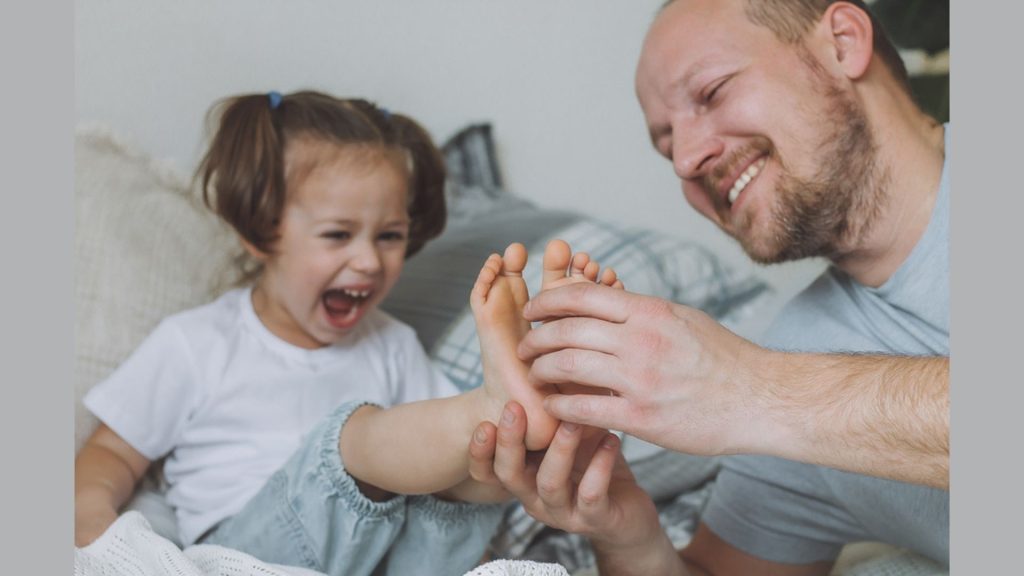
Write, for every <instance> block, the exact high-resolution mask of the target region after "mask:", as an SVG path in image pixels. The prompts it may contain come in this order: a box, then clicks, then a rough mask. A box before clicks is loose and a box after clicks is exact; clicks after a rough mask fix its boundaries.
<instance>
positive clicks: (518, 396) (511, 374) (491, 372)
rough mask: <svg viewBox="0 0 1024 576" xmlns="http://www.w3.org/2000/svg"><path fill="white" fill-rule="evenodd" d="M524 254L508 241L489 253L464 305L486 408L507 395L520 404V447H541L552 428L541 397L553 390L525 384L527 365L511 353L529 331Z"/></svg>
mask: <svg viewBox="0 0 1024 576" xmlns="http://www.w3.org/2000/svg"><path fill="white" fill-rule="evenodd" d="M526 257H527V254H526V248H525V247H524V246H523V245H522V244H519V243H514V244H510V245H509V246H508V248H506V249H505V256H504V257H502V256H498V255H497V254H492V255H491V256H490V257H489V258H488V259H487V261H486V262H484V265H483V267H482V268H481V269H480V274H479V275H478V276H477V279H476V283H475V284H474V285H473V290H472V291H471V292H470V295H469V304H470V308H472V310H473V319H474V320H475V321H476V331H477V337H478V338H479V339H480V351H481V361H482V363H483V372H484V384H483V386H484V391H485V394H486V396H487V397H488V399H489V402H488V404H489V406H490V408H489V409H488V410H489V412H491V413H492V414H493V415H494V416H495V417H497V416H498V415H499V414H501V410H502V408H503V407H504V405H505V402H506V401H508V400H509V399H513V400H515V401H517V402H519V403H520V404H522V406H523V408H524V409H525V410H526V414H527V423H528V424H527V431H526V448H527V449H528V450H541V449H543V448H546V447H547V446H548V444H550V443H551V438H552V437H554V435H555V430H556V429H557V428H558V421H557V420H555V419H554V418H552V417H551V416H550V415H548V413H547V412H545V411H544V406H543V401H544V397H545V396H547V395H548V394H550V393H552V392H554V391H555V390H556V389H555V387H554V386H552V385H535V384H533V383H531V382H530V379H529V373H530V367H529V365H528V364H526V363H524V362H523V361H522V360H520V359H519V357H518V356H517V355H516V347H517V346H518V345H519V341H520V340H521V339H522V338H523V336H525V335H526V333H527V332H528V331H529V330H530V323H529V322H527V321H526V320H525V319H524V318H523V313H522V312H523V306H524V305H525V304H526V301H527V300H528V299H529V297H530V295H529V291H528V290H527V287H526V282H525V281H524V280H523V268H524V267H525V266H526ZM496 421H497V420H495V422H496Z"/></svg>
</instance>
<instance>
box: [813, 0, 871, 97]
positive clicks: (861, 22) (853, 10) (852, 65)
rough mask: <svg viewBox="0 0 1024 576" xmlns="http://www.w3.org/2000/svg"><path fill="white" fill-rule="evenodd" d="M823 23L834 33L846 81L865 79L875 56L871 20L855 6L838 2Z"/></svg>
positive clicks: (839, 63) (834, 42)
mask: <svg viewBox="0 0 1024 576" xmlns="http://www.w3.org/2000/svg"><path fill="white" fill-rule="evenodd" d="M822 23H823V24H824V25H825V26H826V27H827V29H828V32H829V33H830V34H831V38H832V46H833V49H834V50H835V58H836V62H837V63H838V65H839V67H840V68H841V69H842V71H843V72H844V73H845V74H846V76H847V78H850V79H857V78H860V77H861V76H863V75H864V74H865V73H866V72H867V69H868V65H869V64H871V57H872V56H873V55H874V28H873V27H872V25H871V17H870V16H869V15H868V14H867V13H866V12H864V10H862V9H860V8H858V7H857V6H854V5H853V4H850V3H848V2H836V3H835V4H833V5H831V6H829V8H828V10H826V11H825V15H824V16H823V17H822Z"/></svg>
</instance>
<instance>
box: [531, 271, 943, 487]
mask: <svg viewBox="0 0 1024 576" xmlns="http://www.w3.org/2000/svg"><path fill="white" fill-rule="evenodd" d="M523 314H524V316H525V317H526V319H527V320H530V321H543V322H544V323H543V324H542V325H541V326H538V327H537V328H535V329H533V330H531V331H530V332H529V333H528V334H527V335H526V336H525V337H524V338H523V340H522V341H521V342H520V344H519V355H520V357H521V358H523V359H524V360H527V361H532V362H533V365H532V368H531V371H530V372H531V377H532V378H533V379H535V380H536V381H539V382H546V383H554V384H562V383H567V384H571V387H567V389H569V390H572V391H573V392H574V393H573V394H571V395H565V394H560V395H552V396H549V397H548V398H547V399H546V400H545V403H544V406H545V409H546V410H547V411H548V412H549V413H551V415H553V416H554V417H556V418H558V419H560V420H563V421H569V422H576V423H579V424H586V425H591V426H597V427H601V428H608V429H612V430H622V431H623V432H626V433H628V434H631V435H633V436H636V437H638V438H642V439H644V440H647V441H648V442H652V443H654V444H657V445H659V446H662V447H665V448H669V449H671V450H676V451H679V452H685V453H689V454H702V455H717V454H737V453H744V454H765V455H771V456H779V457H782V458H788V459H790V460H798V461H801V462H808V463H811V464H818V465H822V466H829V467H832V468H838V469H842V470H847V471H851V472H857V473H861V474H868V475H872V476H878V477H883V478H890V479H894V480H901V481H905V482H913V483H917V484H925V485H929V486H933V487H937V488H942V489H948V487H949V358H947V357H908V356H893V355H882V354H878V355H871V354H798V353H784V352H776V351H771V350H767V349H764V348H760V347H758V346H756V345H754V344H752V343H751V342H748V341H747V340H744V339H743V338H740V337H739V336H736V335H735V334H733V333H732V332H730V331H729V330H727V329H726V328H724V327H723V326H721V325H720V324H718V323H717V322H716V321H715V320H714V319H712V318H711V317H709V316H708V315H707V314H704V313H703V312H701V311H699V310H695V309H693V308H689V307H686V306H682V305H679V304H674V303H671V302H668V301H665V300H661V299H658V298H653V297H649V296H641V295H637V294H630V293H628V292H625V291H622V290H613V289H610V288H607V287H604V286H599V285H596V284H573V285H570V286H564V287H559V288H555V289H552V290H546V291H543V292H541V293H540V294H538V295H537V296H535V297H534V298H533V300H531V301H530V302H529V303H527V305H526V307H525V309H524V311H523ZM580 385H583V386H590V387H597V388H602V389H604V390H605V391H607V392H610V394H593V393H578V392H580V391H581V388H580Z"/></svg>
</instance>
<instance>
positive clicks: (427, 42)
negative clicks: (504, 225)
mask: <svg viewBox="0 0 1024 576" xmlns="http://www.w3.org/2000/svg"><path fill="white" fill-rule="evenodd" d="M661 2H662V0H629V1H621V0H547V1H542V0H521V1H518V2H513V1H497V0H433V1H426V0H378V1H369V0H365V1H359V2H357V1H355V0H335V1H330V2H329V1H325V0H291V1H283V0H278V1H273V0H173V1H155V0H89V1H87V2H85V1H83V2H77V3H76V4H75V9H76V14H75V24H76V30H75V33H76V39H75V42H76V54H75V76H76V95H75V100H76V113H77V118H78V120H79V121H82V122H102V123H105V124H108V125H110V126H112V127H113V128H114V129H115V131H116V132H118V133H119V134H121V135H122V136H124V137H126V138H127V139H128V140H130V141H132V142H134V143H136V144H137V145H138V146H140V147H141V148H143V149H144V150H146V151H148V152H149V153H151V154H153V155H155V156H157V157H160V158H163V159H165V160H167V161H169V162H171V163H172V164H174V165H175V166H177V167H178V169H179V170H180V171H182V172H191V170H192V169H193V167H194V166H195V163H196V162H197V160H198V158H199V156H200V155H201V150H202V139H203V134H202V119H203V115H204V113H205V111H206V109H207V108H208V106H209V105H210V104H211V103H212V102H213V101H214V100H215V99H217V98H220V97H223V96H226V95H230V94H234V93H239V92H249V91H268V90H278V91H281V92H289V91H292V90H296V89H301V88H315V89H320V90H325V91H328V92H331V93H335V94H337V95H340V96H362V97H366V98H368V99H371V100H374V101H377V102H378V103H379V104H381V105H383V106H385V107H387V108H390V109H393V110H398V111H402V112H404V113H408V114H410V115H412V116H413V117H415V118H417V119H418V120H420V121H421V122H422V123H423V124H424V125H425V126H426V127H427V128H428V129H429V130H430V131H431V132H432V134H433V135H434V137H435V138H436V139H437V140H438V141H442V140H443V139H444V138H446V137H448V136H449V135H451V134H452V133H453V132H455V131H456V130H457V129H458V128H460V127H461V126H463V125H465V124H467V123H469V122H477V121H490V122H491V123H492V124H493V125H494V130H495V135H496V139H497V145H498V150H499V154H500V157H501V160H502V163H503V168H504V176H505V178H506V184H507V186H508V188H510V189H511V190H513V191H515V192H517V193H519V194H522V195H523V196H525V197H527V198H530V199H532V200H534V201H536V202H537V203H538V204H541V205H543V206H551V207H576V208H579V209H581V210H584V211H586V212H589V213H591V214H593V215H595V216H600V217H605V218H610V219H614V220H616V221H620V222H625V223H630V224H644V225H649V226H651V227H654V228H657V229H660V230H664V231H670V232H674V233H678V234H681V235H686V236H688V237H694V238H699V239H700V240H702V241H703V242H705V243H706V244H708V245H709V246H711V247H712V248H713V249H715V250H716V251H718V252H719V253H721V254H723V255H724V257H725V258H726V259H727V260H729V261H730V262H733V263H734V264H735V265H737V266H750V264H748V262H747V260H746V258H745V256H743V255H742V252H741V251H740V250H739V249H738V248H737V247H736V245H735V244H734V243H733V242H732V241H731V240H729V239H727V238H725V237H724V235H723V234H722V233H720V232H719V231H718V230H717V229H716V228H715V227H714V226H713V225H711V224H710V223H708V222H706V221H705V220H704V219H703V218H701V217H699V216H698V215H697V214H696V213H695V212H694V211H693V210H692V209H690V208H689V206H688V205H687V204H686V203H685V201H684V200H683V198H682V194H681V193H680V191H679V183H678V181H677V180H676V178H675V176H674V175H673V173H672V169H671V166H670V165H669V164H668V163H667V162H665V161H664V160H662V159H661V158H660V157H658V156H657V155H656V154H655V153H654V152H653V149H652V148H651V147H650V144H649V143H648V140H647V136H646V131H645V128H644V123H643V118H642V116H641V113H640V108H639V106H638V105H637V103H636V100H635V97H634V93H633V68H634V65H635V63H636V59H637V56H638V53H639V49H640V44H641V40H642V38H643V34H644V32H645V30H646V28H647V26H648V24H649V23H650V21H651V19H652V17H653V15H654V13H655V11H656V9H657V7H658V6H659V5H660V4H661ZM819 269H820V264H819V263H804V264H792V265H790V264H787V265H784V266H775V267H771V268H767V269H762V271H763V272H764V273H765V274H766V275H767V276H768V277H770V278H771V279H772V280H773V281H774V282H775V283H776V284H780V285H782V286H783V289H785V290H787V291H788V290H792V289H795V288H798V287H800V286H802V285H803V284H806V282H807V281H808V280H809V279H810V278H811V276H812V275H813V274H814V273H816V272H817V271H818V270H819Z"/></svg>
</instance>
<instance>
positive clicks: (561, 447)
mask: <svg viewBox="0 0 1024 576" xmlns="http://www.w3.org/2000/svg"><path fill="white" fill-rule="evenodd" d="M581 437H582V427H581V426H579V425H578V424H573V423H571V422H562V423H561V424H559V425H558V430H557V431H555V437H554V438H553V439H552V440H551V445H550V446H548V449H547V453H546V454H545V456H544V460H543V461H542V462H541V465H540V468H539V469H538V470H537V495H538V496H539V497H540V499H541V501H542V502H543V503H544V505H545V506H546V507H547V509H548V510H550V511H552V512H556V513H557V512H558V511H560V510H566V509H570V508H571V507H572V504H573V487H572V471H573V463H574V462H575V461H576V451H577V449H578V448H579V445H580V438H581Z"/></svg>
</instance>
